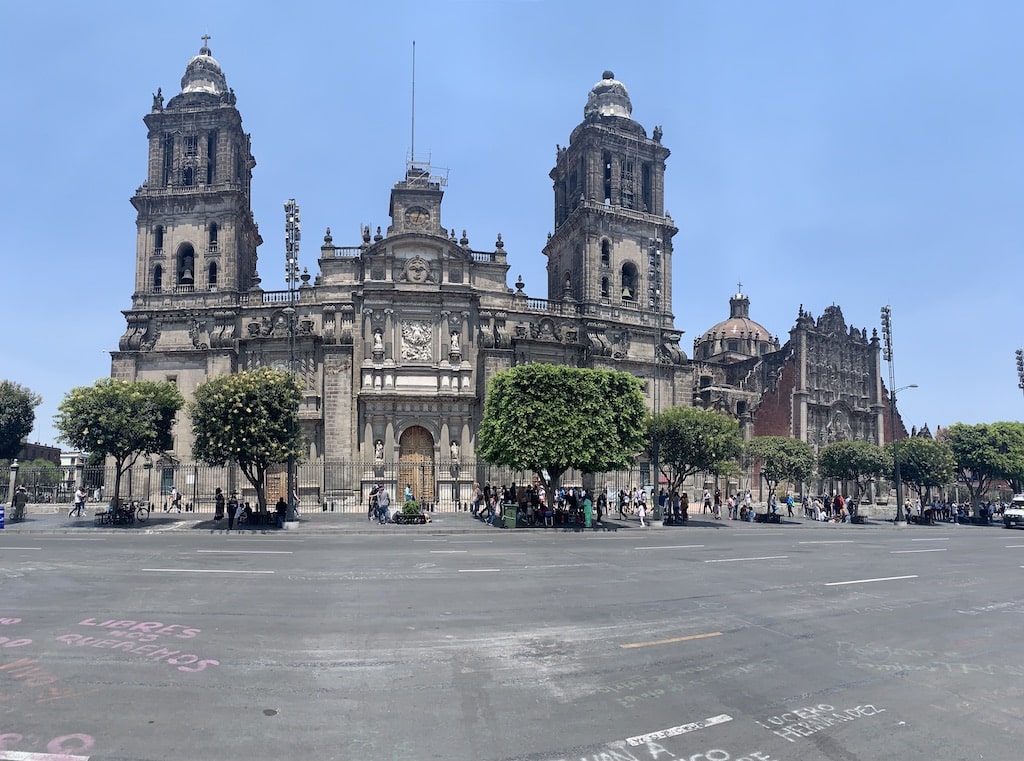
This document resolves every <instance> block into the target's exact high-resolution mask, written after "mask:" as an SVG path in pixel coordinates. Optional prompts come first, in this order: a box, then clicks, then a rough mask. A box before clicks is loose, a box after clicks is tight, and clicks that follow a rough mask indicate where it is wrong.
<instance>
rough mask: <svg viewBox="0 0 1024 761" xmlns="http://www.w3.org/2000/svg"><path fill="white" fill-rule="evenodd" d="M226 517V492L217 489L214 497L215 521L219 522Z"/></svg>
mask: <svg viewBox="0 0 1024 761" xmlns="http://www.w3.org/2000/svg"><path fill="white" fill-rule="evenodd" d="M223 517H224V492H222V491H221V490H220V487H219V486H218V487H217V491H216V493H215V494H214V495H213V519H214V520H215V521H219V520H221V519H222V518H223Z"/></svg>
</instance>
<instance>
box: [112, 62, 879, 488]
mask: <svg viewBox="0 0 1024 761" xmlns="http://www.w3.org/2000/svg"><path fill="white" fill-rule="evenodd" d="M631 111H632V105H631V103H630V100H629V95H628V93H627V91H626V88H625V87H624V86H623V85H622V83H621V82H618V81H617V80H616V79H615V78H614V76H613V74H612V73H611V72H605V73H604V75H603V76H602V78H601V80H600V81H599V82H598V83H597V84H596V85H594V87H593V88H592V89H591V91H590V93H589V95H588V98H587V102H586V105H585V107H584V114H583V121H582V122H581V123H580V124H579V125H578V126H577V127H576V128H575V129H574V130H573V131H572V133H571V135H570V138H569V144H568V145H567V146H559V147H558V148H557V152H556V157H555V159H556V160H555V167H554V168H553V169H552V171H551V174H550V176H551V179H552V181H553V185H554V219H555V228H554V232H553V234H552V235H551V236H550V237H549V239H548V241H547V244H546V246H545V248H544V254H545V255H546V256H547V258H548V267H547V270H548V282H547V294H546V298H543V299H539V298H531V297H529V296H527V294H526V293H525V292H524V290H523V289H524V285H523V283H522V282H521V281H519V282H517V283H515V284H514V286H509V284H508V274H509V265H508V262H507V254H506V251H505V248H504V243H503V242H502V239H501V236H500V235H498V236H497V239H496V240H495V241H494V243H493V246H487V247H485V248H474V247H472V246H471V245H470V242H469V240H468V239H467V237H466V234H465V231H463V232H462V234H461V235H457V234H456V230H455V228H454V227H449V226H448V225H447V224H444V223H443V221H442V201H443V197H444V186H445V178H444V177H442V176H439V175H437V174H435V173H434V171H433V170H432V169H431V167H430V166H428V165H426V164H423V163H418V162H410V163H409V164H408V166H407V170H406V173H405V176H404V177H402V178H401V179H400V180H399V181H398V182H397V183H396V184H395V185H394V186H393V188H392V189H391V193H390V207H389V216H390V219H391V223H390V225H388V227H387V229H386V230H381V229H380V228H377V229H376V230H375V231H371V230H370V229H369V228H366V229H364V230H363V232H362V235H361V239H360V240H357V241H353V242H352V244H351V245H337V244H336V243H335V241H334V239H333V237H332V235H331V232H330V229H328V230H327V232H326V233H325V235H324V236H323V241H322V244H321V245H320V249H319V259H318V262H317V264H318V270H319V271H318V273H317V274H315V275H310V274H309V273H308V271H305V270H304V271H303V273H302V275H301V277H298V278H297V280H296V286H297V287H295V288H294V289H293V290H284V291H281V290H264V289H263V288H262V287H261V280H260V277H259V275H258V272H257V253H256V250H257V247H258V246H259V245H260V244H261V243H262V239H261V237H260V234H259V230H258V227H257V224H256V221H255V220H254V219H253V215H252V212H251V210H250V187H251V181H252V169H253V167H254V166H255V165H256V162H255V159H254V158H253V155H252V153H251V150H250V138H249V135H248V134H246V133H245V132H244V130H243V128H242V119H241V116H240V114H239V111H238V110H237V108H236V98H235V94H234V92H233V91H232V90H231V89H230V88H228V87H227V82H226V79H225V76H224V73H223V71H222V70H221V67H220V65H219V64H218V62H217V61H216V60H215V59H214V58H213V56H212V54H211V51H210V49H209V48H208V47H207V46H206V45H205V44H204V45H203V47H202V48H201V50H200V52H199V54H198V55H196V56H194V57H193V58H192V59H191V60H190V61H189V62H188V64H187V66H186V70H185V75H184V76H183V77H182V80H181V92H180V93H178V94H177V95H175V96H174V97H172V98H171V99H170V100H169V101H168V102H167V104H166V105H165V104H164V98H163V94H162V93H161V92H159V91H158V92H157V94H156V95H154V97H153V105H152V110H151V112H150V113H149V114H147V115H146V117H145V123H146V126H147V128H148V168H147V173H146V180H145V182H144V183H143V185H142V186H141V187H140V188H138V190H137V191H136V193H135V196H134V197H133V198H132V203H133V205H134V206H135V208H136V210H137V211H138V216H137V228H138V234H137V244H136V278H135V292H134V294H133V295H132V302H131V308H130V309H128V310H127V311H125V312H124V314H125V318H126V322H127V329H126V331H125V333H124V335H123V336H122V338H121V341H120V347H119V351H116V352H114V353H113V355H112V369H111V374H112V375H113V376H114V377H119V378H123V379H126V380H136V379H151V380H166V379H172V380H174V381H175V382H176V383H177V384H178V386H179V387H180V388H181V390H182V392H183V393H184V394H185V396H186V398H190V397H191V396H192V394H193V392H194V391H195V389H196V388H197V387H198V386H199V385H200V384H202V383H203V382H205V381H206V380H207V379H209V378H212V377H215V376H218V375H222V374H225V373H232V372H236V371H238V370H243V369H251V368H255V367H262V366H271V367H280V368H286V367H292V368H293V369H294V370H295V371H296V372H297V373H298V374H299V376H300V377H301V379H302V383H303V386H304V388H305V393H304V398H303V401H302V405H301V410H300V418H301V421H302V429H303V434H304V436H305V439H306V440H307V441H308V443H309V452H308V458H307V460H308V462H313V463H324V464H327V463H332V462H362V463H375V464H378V465H379V464H380V463H382V462H387V463H397V464H398V474H397V478H398V480H400V481H405V480H414V481H417V483H416V484H415V486H416V487H417V489H416V493H417V494H421V495H423V496H424V497H425V498H428V499H429V498H430V497H431V495H433V494H434V492H435V491H437V490H438V489H440V488H441V487H440V484H439V483H438V482H437V480H436V478H435V477H424V478H420V477H419V476H417V475H416V474H417V473H436V472H438V469H437V468H436V467H435V466H436V465H438V464H439V463H449V462H456V461H457V462H473V461H475V449H476V431H477V429H478V426H479V423H480V418H481V415H482V412H483V401H484V395H485V392H486V385H487V380H488V378H489V377H490V376H491V375H493V374H494V373H495V372H498V371H501V370H504V369H507V368H509V367H512V366H514V365H517V364H522V363H529V362H552V363H559V364H566V365H571V366H575V367H590V368H601V369H617V370H624V371H627V372H631V373H633V374H635V375H637V376H642V377H644V378H645V379H646V381H645V385H646V390H647V395H648V399H649V402H650V404H651V406H652V407H654V408H660V409H665V408H667V407H670V406H673V405H680V404H700V405H703V406H713V407H715V408H719V409H723V410H725V411H728V412H730V413H731V414H733V415H735V416H737V417H738V418H739V420H740V421H741V422H742V424H743V428H744V431H745V434H746V435H747V436H750V435H753V434H763V433H777V434H782V435H791V436H796V437H798V438H803V439H805V440H808V441H811V442H812V443H814V444H816V445H820V444H823V443H826V442H828V441H831V440H835V439H836V438H841V437H844V436H845V437H857V438H861V437H863V438H867V439H869V440H872V441H879V442H881V441H882V440H883V435H882V428H881V427H882V417H883V416H882V411H883V409H884V399H883V397H882V388H881V383H880V380H879V372H878V368H879V361H878V340H877V337H876V336H872V338H870V339H868V338H867V337H866V336H865V334H864V333H863V332H861V331H853V330H851V331H846V329H845V326H844V325H842V315H841V313H840V312H839V310H838V307H832V308H830V309H829V310H826V314H825V315H824V316H823V317H822V319H821V320H819V321H818V322H817V323H815V322H814V321H813V320H812V319H811V317H810V315H809V314H806V313H805V312H804V311H803V310H802V308H801V311H800V314H799V317H798V319H797V323H796V325H795V326H794V328H793V330H792V331H791V335H790V341H789V342H787V344H786V345H785V346H782V347H780V346H779V343H778V339H777V338H771V337H770V335H769V333H768V331H767V330H765V329H763V328H762V327H761V326H759V325H757V324H756V323H752V322H750V321H749V314H748V312H749V300H747V298H746V296H744V295H743V294H742V293H741V294H737V296H736V297H734V299H733V301H732V310H733V313H732V314H731V316H730V320H728V321H726V323H722V324H720V325H719V326H716V327H715V328H714V329H712V330H711V331H708V333H707V334H705V335H704V337H703V338H701V339H698V340H697V341H696V342H695V345H694V357H695V359H694V361H690V360H689V359H688V358H687V357H686V355H685V353H684V352H683V350H682V349H681V348H680V346H679V342H680V339H681V337H682V331H681V330H679V329H677V328H676V326H675V318H674V315H673V314H672V312H671V305H672V258H673V243H672V239H673V236H674V235H675V234H676V232H677V229H676V227H675V225H674V224H673V221H672V219H671V217H669V216H668V215H667V214H666V212H665V209H664V196H665V162H666V159H667V158H668V156H669V150H668V149H667V148H666V147H665V146H663V145H662V143H661V137H662V132H661V129H660V128H659V127H655V128H654V130H653V132H652V134H651V135H650V136H648V133H647V131H646V130H645V129H644V128H643V127H642V126H641V125H640V124H638V123H637V122H635V121H633V120H632V118H631ZM460 227H461V226H460ZM296 274H297V273H296ZM191 444H192V441H191V433H190V428H189V426H188V424H187V419H185V418H184V413H182V420H181V421H179V424H178V426H177V428H176V436H175V443H174V449H173V451H172V452H170V453H168V454H169V456H170V459H171V461H189V460H190V459H191V457H190V450H191ZM325 470H326V469H325ZM460 478H462V479H463V480H465V481H466V482H467V483H471V482H472V481H473V480H475V476H474V474H473V473H463V474H462V475H461V476H460Z"/></svg>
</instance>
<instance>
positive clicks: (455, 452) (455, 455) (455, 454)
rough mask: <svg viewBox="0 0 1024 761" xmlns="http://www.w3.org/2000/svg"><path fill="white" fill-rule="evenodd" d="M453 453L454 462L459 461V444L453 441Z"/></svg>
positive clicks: (451, 448) (451, 447)
mask: <svg viewBox="0 0 1024 761" xmlns="http://www.w3.org/2000/svg"><path fill="white" fill-rule="evenodd" d="M449 449H450V450H451V453H452V462H458V461H459V442H457V441H453V442H452V443H451V446H450V447H449Z"/></svg>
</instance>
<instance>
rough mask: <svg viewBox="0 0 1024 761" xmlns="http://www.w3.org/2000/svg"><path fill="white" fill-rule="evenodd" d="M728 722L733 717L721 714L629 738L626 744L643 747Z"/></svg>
mask: <svg viewBox="0 0 1024 761" xmlns="http://www.w3.org/2000/svg"><path fill="white" fill-rule="evenodd" d="M727 721H732V716H729V715H728V714H725V713H723V714H719V715H718V716H711V717H709V718H707V719H704V720H703V721H691V722H690V723H688V724H680V725H679V726H677V727H669V728H668V729H662V730H660V731H658V732H649V733H648V734H646V735H637V736H636V737H627V738H626V742H627V743H629V744H630V745H632V746H637V745H643V744H644V743H647V742H650V741H651V740H664V739H665V738H667V737H676V736H677V735H684V734H686V733H688V732H695V731H696V730H698V729H704V728H705V727H713V726H715V725H716V724H724V723H725V722H727Z"/></svg>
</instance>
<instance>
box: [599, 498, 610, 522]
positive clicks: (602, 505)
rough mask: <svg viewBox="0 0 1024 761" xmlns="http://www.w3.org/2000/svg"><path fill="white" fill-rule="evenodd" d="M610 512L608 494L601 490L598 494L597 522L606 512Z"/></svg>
mask: <svg viewBox="0 0 1024 761" xmlns="http://www.w3.org/2000/svg"><path fill="white" fill-rule="evenodd" d="M606 512H608V495H607V494H605V492H603V491H602V492H601V493H600V494H598V495H597V522H598V523H600V522H601V520H602V519H603V518H604V514H605V513H606Z"/></svg>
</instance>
